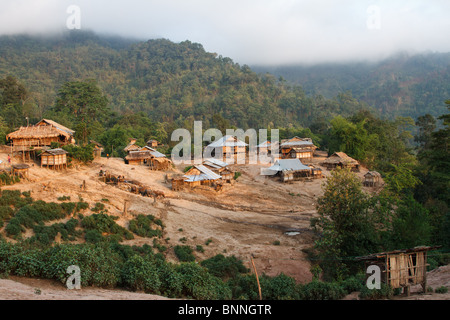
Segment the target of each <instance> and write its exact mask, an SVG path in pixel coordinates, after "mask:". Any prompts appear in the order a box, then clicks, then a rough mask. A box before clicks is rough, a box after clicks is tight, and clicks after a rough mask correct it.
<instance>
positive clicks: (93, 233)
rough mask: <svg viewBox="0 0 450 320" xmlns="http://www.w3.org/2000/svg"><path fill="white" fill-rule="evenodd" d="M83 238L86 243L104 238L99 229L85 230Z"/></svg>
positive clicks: (97, 241)
mask: <svg viewBox="0 0 450 320" xmlns="http://www.w3.org/2000/svg"><path fill="white" fill-rule="evenodd" d="M84 239H85V240H86V242H87V243H99V242H101V241H103V240H104V238H103V236H102V234H101V233H100V231H98V230H95V229H92V230H88V231H86V234H85V235H84Z"/></svg>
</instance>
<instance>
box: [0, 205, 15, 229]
mask: <svg viewBox="0 0 450 320" xmlns="http://www.w3.org/2000/svg"><path fill="white" fill-rule="evenodd" d="M13 213H14V210H13V209H12V208H11V207H9V206H0V228H1V227H3V225H4V221H5V220H8V219H10V218H11V217H12V215H13Z"/></svg>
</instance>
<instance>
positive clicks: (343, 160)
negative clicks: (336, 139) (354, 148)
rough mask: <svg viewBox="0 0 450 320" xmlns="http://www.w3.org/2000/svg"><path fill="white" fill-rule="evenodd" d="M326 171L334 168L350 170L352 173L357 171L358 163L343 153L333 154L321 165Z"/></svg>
mask: <svg viewBox="0 0 450 320" xmlns="http://www.w3.org/2000/svg"><path fill="white" fill-rule="evenodd" d="M322 165H323V166H324V167H326V168H327V169H328V170H331V169H335V168H338V167H339V168H350V169H351V170H352V171H359V166H360V164H359V162H358V161H357V160H355V159H353V158H351V157H349V156H348V155H346V154H345V153H344V152H335V153H333V154H332V155H331V156H329V157H328V158H327V159H325V161H324V162H323V163H322Z"/></svg>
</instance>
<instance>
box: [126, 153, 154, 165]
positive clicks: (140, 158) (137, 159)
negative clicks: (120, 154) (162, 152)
mask: <svg viewBox="0 0 450 320" xmlns="http://www.w3.org/2000/svg"><path fill="white" fill-rule="evenodd" d="M151 157H152V155H151V154H150V151H130V152H129V153H128V155H127V156H126V157H125V163H127V164H133V165H136V164H144V163H147V161H148V160H149V159H150V158H151Z"/></svg>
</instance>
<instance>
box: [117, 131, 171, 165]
mask: <svg viewBox="0 0 450 320" xmlns="http://www.w3.org/2000/svg"><path fill="white" fill-rule="evenodd" d="M136 141H137V140H136V139H130V142H129V144H128V145H127V146H126V147H125V148H124V151H125V152H127V153H128V154H127V155H126V156H125V163H126V164H130V165H147V166H149V167H150V169H151V170H167V169H169V168H170V167H171V166H172V161H171V160H170V159H169V158H167V157H166V155H164V154H162V153H161V152H159V151H157V150H156V149H155V148H156V147H157V146H158V142H157V141H156V140H149V141H148V142H147V145H146V146H144V147H140V146H138V145H137V144H136Z"/></svg>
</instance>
